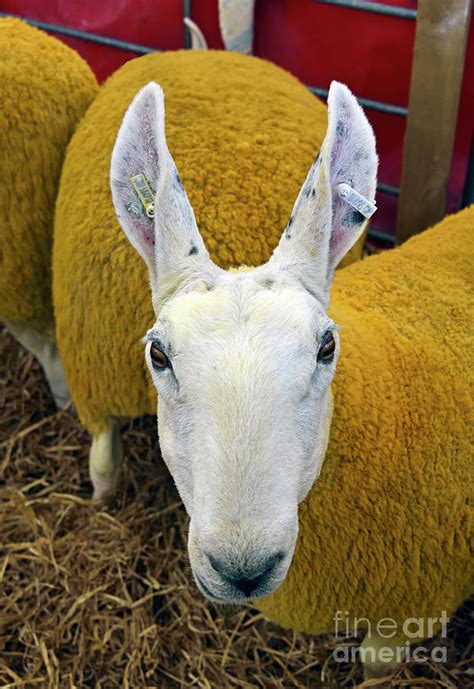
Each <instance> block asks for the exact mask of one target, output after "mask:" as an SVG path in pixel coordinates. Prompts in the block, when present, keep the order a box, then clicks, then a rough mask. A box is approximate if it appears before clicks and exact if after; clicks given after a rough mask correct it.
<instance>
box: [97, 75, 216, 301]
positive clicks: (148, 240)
mask: <svg viewBox="0 0 474 689" xmlns="http://www.w3.org/2000/svg"><path fill="white" fill-rule="evenodd" d="M110 185H111V189H112V198H113V202H114V206H115V212H116V214H117V218H118V221H119V223H120V225H121V226H122V228H123V230H124V232H125V234H126V235H127V237H128V239H129V240H130V242H131V244H132V245H133V246H134V247H135V249H136V250H137V251H138V253H139V254H140V256H141V257H142V258H143V260H144V261H145V263H146V264H147V266H148V269H149V271H150V278H151V285H152V289H153V291H154V292H156V291H157V289H158V288H159V284H161V283H165V282H167V281H168V279H170V278H175V277H176V275H177V274H179V273H181V272H183V271H189V270H192V269H193V268H197V267H198V266H199V265H200V264H202V262H203V261H209V262H210V259H209V255H208V253H207V251H206V248H205V246H204V242H203V240H202V237H201V235H200V234H199V230H198V228H197V225H196V220H195V217H194V212H193V209H192V208H191V204H190V203H189V200H188V197H187V195H186V192H185V191H184V188H183V185H182V183H181V179H180V177H179V174H178V171H177V169H176V166H175V164H174V161H173V159H172V157H171V155H170V152H169V151H168V146H167V144H166V138H165V109H164V97H163V91H162V90H161V88H160V87H159V86H158V84H155V83H154V82H150V83H149V84H147V86H145V87H144V88H142V90H141V91H140V92H139V93H138V94H137V95H136V96H135V98H134V99H133V101H132V104H131V105H130V107H129V108H128V110H127V112H126V113H125V117H124V119H123V122H122V125H121V127H120V130H119V132H118V135H117V139H116V142H115V146H114V150H113V152H112V162H111V169H110Z"/></svg>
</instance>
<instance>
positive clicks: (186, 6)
mask: <svg viewBox="0 0 474 689" xmlns="http://www.w3.org/2000/svg"><path fill="white" fill-rule="evenodd" d="M186 18H188V19H191V18H192V17H191V0H183V19H186ZM183 30H184V47H185V48H187V49H189V48H191V46H192V37H191V32H190V30H189V29H188V27H187V26H186V24H184V26H183Z"/></svg>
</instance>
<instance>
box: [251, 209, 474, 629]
mask: <svg viewBox="0 0 474 689" xmlns="http://www.w3.org/2000/svg"><path fill="white" fill-rule="evenodd" d="M473 249H474V206H471V208H469V209H466V210H464V211H463V212H461V213H458V214H456V215H452V216H450V217H448V218H446V219H445V220H444V221H443V222H442V223H440V224H439V225H438V226H436V227H435V228H433V229H431V230H428V231H427V232H425V233H423V234H421V235H419V236H417V237H415V238H413V239H411V240H410V241H409V242H407V243H406V244H405V245H403V246H402V247H401V248H399V249H395V250H393V251H389V252H386V253H384V254H382V255H380V256H375V257H372V258H368V259H366V260H364V261H362V262H359V263H357V264H354V265H351V266H350V267H348V268H346V269H344V270H342V271H340V272H339V273H338V274H337V275H336V279H335V285H334V288H333V290H332V295H331V302H332V307H331V309H330V311H331V315H332V317H333V318H334V320H335V321H336V323H338V324H340V325H341V332H340V335H341V356H340V359H339V363H338V368H337V372H336V377H335V381H334V385H333V390H334V417H333V422H332V428H331V436H330V443H329V449H328V452H327V455H326V459H325V462H324V465H323V469H322V473H321V476H320V478H319V479H318V480H317V481H316V483H315V485H314V486H313V488H312V490H311V492H310V494H309V496H308V497H307V499H306V500H305V501H304V503H303V504H302V505H301V506H300V533H299V537H298V542H297V547H296V552H295V556H294V560H293V563H292V565H291V567H290V571H289V574H288V577H287V579H286V581H285V582H284V584H283V585H282V586H281V588H280V589H278V590H277V591H276V592H275V593H274V594H272V595H271V596H270V597H268V598H266V599H264V600H261V601H258V602H257V605H258V607H259V608H260V609H261V610H262V611H263V612H264V613H265V614H266V615H268V616H269V617H270V618H271V619H272V620H274V621H276V622H278V623H280V624H282V625H284V626H289V627H294V628H296V629H299V630H304V631H311V632H326V631H331V630H333V629H334V621H333V617H334V615H335V613H336V611H337V610H341V611H342V612H343V614H344V613H345V611H346V610H347V611H349V613H350V617H351V619H353V618H354V616H358V617H366V618H368V619H369V620H370V621H371V622H372V623H375V622H377V621H378V620H380V619H381V618H384V617H390V618H393V619H394V620H395V621H396V622H397V624H398V625H399V627H398V629H399V630H401V631H402V632H403V628H402V626H401V625H402V624H403V622H404V620H406V619H407V618H411V617H421V618H424V619H425V621H426V618H427V617H437V618H439V617H440V615H441V613H442V611H443V610H445V611H446V612H447V614H448V615H449V614H451V613H452V612H453V611H454V610H455V609H456V607H457V606H458V605H459V604H460V603H461V602H462V601H463V600H464V599H465V598H466V597H467V596H468V595H469V594H471V593H472V591H473V588H474V572H473V546H474V539H473V508H472V498H473V465H472V463H473V444H472V440H473V438H472V420H473V403H472V390H473V382H474V381H473V372H474V362H473V351H474V342H473V330H472V317H473V313H472V294H473V282H474V273H473V269H472V265H473V253H474V252H473ZM438 626H439V625H438V624H435V630H436V629H437V628H438ZM426 629H427V625H426V624H425V630H426ZM411 631H413V626H412V628H411ZM428 633H429V632H428ZM428 633H425V635H428ZM402 636H403V633H402Z"/></svg>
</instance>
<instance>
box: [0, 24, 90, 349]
mask: <svg viewBox="0 0 474 689" xmlns="http://www.w3.org/2000/svg"><path fill="white" fill-rule="evenodd" d="M0 84H1V86H0V89H1V102H0V170H1V181H0V318H1V319H3V320H5V321H7V322H10V323H13V324H18V325H25V326H29V327H30V328H32V329H33V330H35V331H36V332H37V334H39V335H42V336H44V337H47V338H49V339H54V323H53V307H52V298H51V250H52V241H53V218H54V205H55V202H56V195H57V192H58V186H59V177H60V173H61V168H62V164H63V159H64V154H65V151H66V146H67V143H68V141H69V139H70V138H71V136H72V133H73V131H74V129H75V127H76V124H77V123H78V121H79V120H80V119H81V117H82V115H83V114H84V112H85V110H86V108H87V107H88V105H89V103H90V102H91V100H92V99H93V98H94V96H95V94H96V92H97V89H98V86H97V82H96V79H95V77H94V75H93V74H92V72H91V70H90V69H89V67H88V66H87V64H86V63H85V62H84V61H83V60H82V59H81V58H80V57H79V55H78V54H77V53H76V52H74V51H73V50H71V49H70V48H68V47H67V46H66V45H64V43H61V42H60V41H58V40H56V39H55V38H51V37H50V36H48V35H47V34H46V33H44V32H42V31H39V30H38V29H35V28H33V27H31V26H29V25H28V24H26V23H24V22H22V21H19V20H17V19H10V18H5V19H0Z"/></svg>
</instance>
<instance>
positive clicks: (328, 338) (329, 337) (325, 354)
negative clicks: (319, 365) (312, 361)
mask: <svg viewBox="0 0 474 689" xmlns="http://www.w3.org/2000/svg"><path fill="white" fill-rule="evenodd" d="M335 351H336V340H335V339H334V335H333V334H332V332H331V331H330V330H328V332H327V333H326V334H325V335H324V337H323V341H322V343H321V346H320V348H319V352H318V361H324V362H325V363H329V362H330V361H332V360H333V359H334V352H335Z"/></svg>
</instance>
